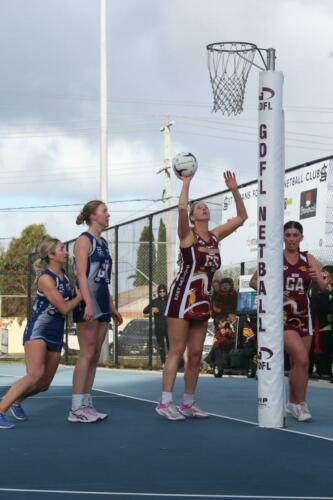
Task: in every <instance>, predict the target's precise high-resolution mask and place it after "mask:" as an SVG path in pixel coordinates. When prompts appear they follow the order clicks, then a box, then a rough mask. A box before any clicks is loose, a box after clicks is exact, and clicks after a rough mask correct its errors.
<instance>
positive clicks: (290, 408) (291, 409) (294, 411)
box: [286, 401, 299, 420]
mask: <svg viewBox="0 0 333 500" xmlns="http://www.w3.org/2000/svg"><path fill="white" fill-rule="evenodd" d="M298 406H299V405H297V404H296V403H290V401H288V403H287V404H286V412H287V413H288V414H289V415H292V416H293V417H294V418H296V420H298V414H299V408H298Z"/></svg>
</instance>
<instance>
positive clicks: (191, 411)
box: [179, 402, 208, 418]
mask: <svg viewBox="0 0 333 500" xmlns="http://www.w3.org/2000/svg"><path fill="white" fill-rule="evenodd" d="M179 411H180V413H181V414H182V415H184V417H189V418H208V413H206V412H205V411H203V410H202V409H201V408H199V406H198V405H196V404H195V402H194V403H191V404H188V403H181V405H180V406H179Z"/></svg>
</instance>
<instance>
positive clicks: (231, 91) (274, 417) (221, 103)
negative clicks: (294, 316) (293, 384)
mask: <svg viewBox="0 0 333 500" xmlns="http://www.w3.org/2000/svg"><path fill="white" fill-rule="evenodd" d="M207 56H208V68H209V74H210V81H211V85H212V90H213V111H221V112H222V113H223V114H227V115H231V114H234V115H237V114H239V113H241V112H242V111H243V102H244V94H245V87H246V82H247V78H248V75H249V72H250V70H251V68H252V66H256V67H257V68H259V69H260V70H261V71H260V73H259V95H258V109H259V114H258V212H257V214H258V252H257V274H258V323H257V324H258V353H257V354H258V371H257V373H258V419H259V420H258V421H259V426H260V427H283V426H284V423H285V422H284V421H285V418H284V415H285V411H284V406H285V401H284V399H285V398H284V348H283V213H284V171H285V166H284V114H283V107H282V91H283V73H281V72H280V71H275V50H274V49H271V48H270V49H261V48H258V47H257V46H256V45H255V44H252V43H247V42H219V43H212V44H209V45H207ZM256 56H259V58H260V62H261V65H258V64H256V63H255V62H254V59H255V57H256Z"/></svg>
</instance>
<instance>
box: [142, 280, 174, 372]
mask: <svg viewBox="0 0 333 500" xmlns="http://www.w3.org/2000/svg"><path fill="white" fill-rule="evenodd" d="M167 299H168V295H167V288H166V286H165V285H158V287H157V297H156V298H155V299H153V300H152V301H151V303H150V304H148V305H147V306H146V307H145V308H144V310H143V314H144V315H145V316H148V315H149V313H150V312H151V313H152V314H153V315H154V323H155V335H156V340H157V344H158V350H159V355H160V358H161V362H162V364H163V365H164V363H165V356H166V351H167V349H168V348H169V341H168V327H167V322H166V317H165V316H164V313H165V308H166V305H167Z"/></svg>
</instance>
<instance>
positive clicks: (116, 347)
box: [113, 226, 119, 368]
mask: <svg viewBox="0 0 333 500" xmlns="http://www.w3.org/2000/svg"><path fill="white" fill-rule="evenodd" d="M114 245H115V247H114V259H115V266H114V305H115V308H116V309H118V307H119V299H118V291H119V266H118V257H119V248H118V247H119V226H116V227H115V230H114ZM118 356H119V344H118V326H117V325H115V326H114V335H113V362H114V364H115V366H116V368H119V360H118Z"/></svg>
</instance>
